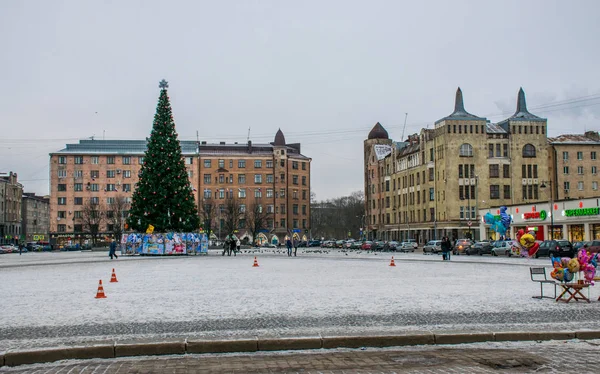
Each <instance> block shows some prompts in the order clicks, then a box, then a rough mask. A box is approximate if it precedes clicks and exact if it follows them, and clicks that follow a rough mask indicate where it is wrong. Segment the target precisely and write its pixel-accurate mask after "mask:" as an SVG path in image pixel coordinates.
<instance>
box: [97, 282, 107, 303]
mask: <svg viewBox="0 0 600 374" xmlns="http://www.w3.org/2000/svg"><path fill="white" fill-rule="evenodd" d="M96 299H106V295H105V294H104V287H102V279H100V283H99V284H98V292H97V293H96Z"/></svg>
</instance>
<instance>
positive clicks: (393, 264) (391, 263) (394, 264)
mask: <svg viewBox="0 0 600 374" xmlns="http://www.w3.org/2000/svg"><path fill="white" fill-rule="evenodd" d="M390 266H396V263H395V262H394V256H392V261H391V262H390Z"/></svg>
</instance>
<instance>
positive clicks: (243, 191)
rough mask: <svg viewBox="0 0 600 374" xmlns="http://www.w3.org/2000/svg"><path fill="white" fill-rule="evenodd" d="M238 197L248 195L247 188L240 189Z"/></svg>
mask: <svg viewBox="0 0 600 374" xmlns="http://www.w3.org/2000/svg"><path fill="white" fill-rule="evenodd" d="M238 197H239V198H242V199H243V198H245V197H246V189H245V188H240V189H238Z"/></svg>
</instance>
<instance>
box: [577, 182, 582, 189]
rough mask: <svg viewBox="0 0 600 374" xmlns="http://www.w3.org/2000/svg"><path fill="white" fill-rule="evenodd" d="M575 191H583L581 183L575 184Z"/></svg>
mask: <svg viewBox="0 0 600 374" xmlns="http://www.w3.org/2000/svg"><path fill="white" fill-rule="evenodd" d="M577 189H578V190H579V191H583V182H577Z"/></svg>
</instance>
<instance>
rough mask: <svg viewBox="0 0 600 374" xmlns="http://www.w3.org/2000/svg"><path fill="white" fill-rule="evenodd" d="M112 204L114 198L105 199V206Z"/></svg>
mask: <svg viewBox="0 0 600 374" xmlns="http://www.w3.org/2000/svg"><path fill="white" fill-rule="evenodd" d="M114 203H115V198H114V197H107V198H106V204H108V205H112V204H114Z"/></svg>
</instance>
